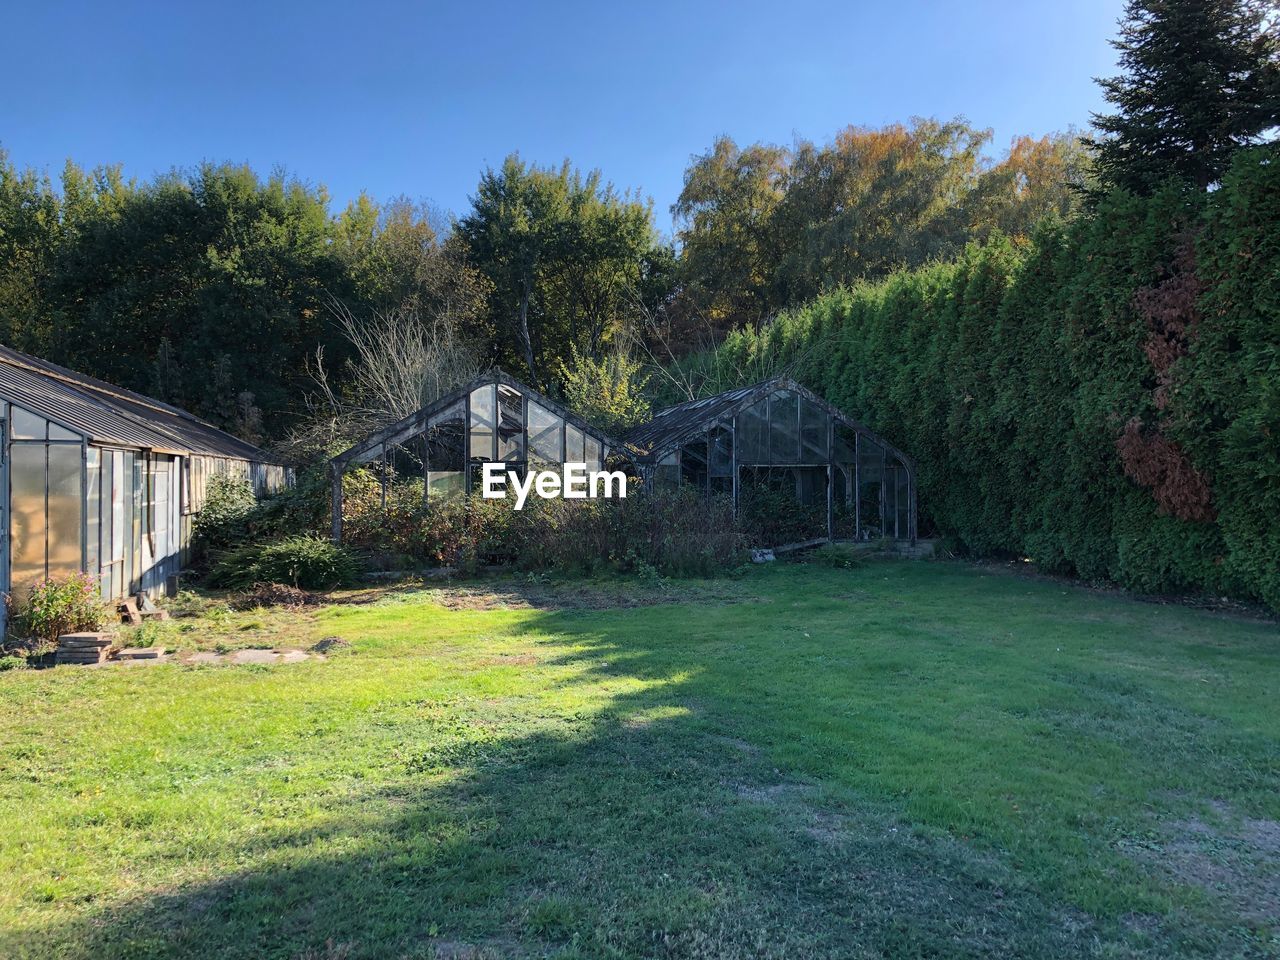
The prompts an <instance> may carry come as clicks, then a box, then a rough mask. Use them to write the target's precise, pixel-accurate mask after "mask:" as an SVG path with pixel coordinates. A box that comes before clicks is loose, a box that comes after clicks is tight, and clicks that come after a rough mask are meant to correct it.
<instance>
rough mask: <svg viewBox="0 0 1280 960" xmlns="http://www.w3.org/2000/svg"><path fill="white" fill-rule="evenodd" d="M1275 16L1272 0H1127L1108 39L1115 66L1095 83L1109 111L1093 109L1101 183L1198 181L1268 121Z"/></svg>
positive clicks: (1277, 107)
mask: <svg viewBox="0 0 1280 960" xmlns="http://www.w3.org/2000/svg"><path fill="white" fill-rule="evenodd" d="M1276 13H1277V5H1276V3H1275V0H1265V2H1258V0H1130V2H1129V4H1128V6H1127V7H1126V9H1125V19H1124V20H1123V21H1121V25H1120V37H1119V39H1117V40H1113V41H1112V45H1113V46H1114V47H1115V48H1116V49H1117V50H1119V51H1120V65H1121V66H1122V67H1123V68H1124V71H1125V72H1124V73H1123V74H1122V75H1121V76H1118V77H1112V78H1110V79H1106V80H1100V81H1099V83H1100V84H1101V85H1102V88H1103V91H1104V95H1105V97H1106V99H1107V102H1108V103H1110V104H1111V105H1112V106H1114V107H1115V108H1116V112H1115V113H1110V114H1105V115H1104V114H1095V115H1094V127H1095V128H1096V129H1097V130H1098V131H1099V132H1100V133H1101V134H1102V136H1100V137H1097V138H1095V139H1093V140H1092V141H1091V145H1092V146H1093V147H1094V149H1095V150H1096V151H1097V165H1096V170H1097V174H1098V180H1099V183H1100V185H1101V186H1102V188H1103V189H1106V188H1110V187H1115V186H1120V187H1124V188H1126V189H1129V190H1132V191H1134V192H1137V193H1150V192H1151V191H1152V190H1153V189H1154V188H1155V187H1156V186H1157V185H1158V184H1160V183H1161V182H1163V181H1164V180H1166V179H1168V178H1170V177H1174V176H1177V177H1182V178H1185V179H1186V180H1189V181H1191V182H1192V183H1195V184H1196V185H1197V186H1199V187H1201V188H1205V187H1208V186H1209V185H1210V184H1213V183H1217V182H1218V181H1219V180H1220V179H1221V177H1222V174H1223V172H1224V171H1225V170H1226V168H1227V164H1228V163H1229V161H1230V158H1231V155H1232V153H1234V152H1235V150H1236V149H1238V148H1239V147H1242V146H1246V145H1248V144H1251V143H1255V142H1257V141H1258V140H1259V139H1260V137H1261V136H1262V135H1263V134H1264V133H1265V131H1267V130H1268V129H1270V128H1272V127H1274V126H1275V125H1276V123H1277V120H1278V118H1280V83H1278V72H1277V49H1278V47H1277V42H1276V32H1275V20H1276Z"/></svg>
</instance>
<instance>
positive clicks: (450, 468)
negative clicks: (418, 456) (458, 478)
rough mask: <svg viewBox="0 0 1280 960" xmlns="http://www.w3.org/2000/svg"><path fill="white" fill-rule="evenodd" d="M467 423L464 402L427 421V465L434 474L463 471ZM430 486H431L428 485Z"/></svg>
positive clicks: (447, 408) (449, 407) (442, 411)
mask: <svg viewBox="0 0 1280 960" xmlns="http://www.w3.org/2000/svg"><path fill="white" fill-rule="evenodd" d="M465 430H466V423H465V420H464V418H463V415H462V401H461V400H459V401H458V402H457V403H454V404H451V405H450V406H448V407H446V408H445V409H444V410H441V411H440V412H439V413H437V414H435V415H434V416H432V418H431V419H430V420H429V421H427V463H428V465H429V466H430V469H431V472H432V473H453V472H460V471H461V470H462V466H463V462H464V460H465V459H466V458H465V457H464V456H463V446H464V436H463V434H464V433H465ZM428 486H429V485H428Z"/></svg>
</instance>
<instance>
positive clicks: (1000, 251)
mask: <svg viewBox="0 0 1280 960" xmlns="http://www.w3.org/2000/svg"><path fill="white" fill-rule="evenodd" d="M1277 237H1280V147H1277V146H1276V145H1274V144H1273V145H1267V146H1263V147H1259V148H1256V149H1252V150H1246V151H1241V152H1240V153H1239V154H1238V155H1237V157H1236V160H1235V162H1234V165H1233V167H1232V169H1231V171H1230V172H1229V173H1228V175H1227V176H1226V177H1225V178H1224V179H1223V182H1222V184H1221V186H1220V187H1219V189H1217V190H1214V191H1212V192H1205V191H1197V190H1190V189H1186V188H1184V187H1182V186H1180V185H1177V184H1171V185H1170V186H1169V187H1167V188H1166V189H1164V190H1162V191H1160V192H1158V193H1156V194H1155V195H1154V196H1151V197H1145V198H1138V197H1133V196H1129V195H1127V194H1124V193H1120V192H1118V193H1115V194H1113V195H1111V196H1109V197H1107V198H1105V199H1104V200H1102V201H1100V202H1099V203H1098V204H1097V206H1096V207H1095V208H1094V209H1093V210H1091V211H1090V212H1089V213H1088V214H1087V215H1085V216H1082V217H1080V218H1079V219H1077V220H1075V221H1072V222H1071V223H1068V224H1048V225H1045V226H1044V227H1042V228H1041V229H1040V231H1039V232H1038V233H1037V235H1036V236H1035V238H1034V240H1033V242H1031V243H1029V244H1026V245H1014V244H1013V243H1011V242H1009V241H1007V240H1004V239H1001V238H998V237H997V238H996V239H994V240H992V241H991V242H989V243H987V244H985V245H981V246H977V245H975V246H972V247H970V248H969V249H968V250H967V251H966V252H965V253H964V255H963V256H961V257H960V258H959V259H958V260H957V261H955V262H953V263H946V264H934V265H931V266H929V267H926V268H923V269H920V270H915V271H911V272H902V273H899V274H897V275H895V276H893V277H891V278H890V279H888V280H887V281H884V282H882V283H878V284H864V285H859V286H856V287H854V288H852V289H845V290H839V291H836V292H833V293H830V294H828V295H826V296H824V297H821V298H820V299H818V300H816V301H814V302H812V303H810V304H808V305H807V306H805V307H803V308H800V309H797V310H794V311H792V312H790V313H786V314H783V315H782V316H780V317H779V318H778V319H777V320H776V321H775V322H774V323H772V324H770V325H768V326H766V327H764V328H762V329H760V330H746V331H743V332H740V333H736V334H733V335H731V336H730V337H729V338H728V339H727V340H726V341H725V343H724V344H723V346H722V347H721V348H720V349H719V350H718V351H717V352H716V353H715V354H714V355H713V356H711V357H709V358H702V359H701V360H700V361H699V362H700V363H701V364H702V365H703V366H704V367H706V368H707V369H708V371H709V375H708V376H709V379H710V380H711V381H713V382H715V383H716V384H717V385H718V387H719V388H723V387H724V386H725V385H727V384H729V383H732V382H733V380H734V371H737V370H759V369H762V368H763V367H765V366H766V365H769V366H771V367H772V368H773V369H788V370H789V371H790V372H791V373H792V375H793V376H794V377H795V378H796V379H797V380H799V381H801V382H803V383H805V384H806V385H807V386H809V387H810V388H812V389H813V390H815V391H816V392H818V393H819V394H821V395H822V396H824V397H825V398H826V399H827V400H828V401H830V402H832V403H834V404H835V405H836V406H839V407H841V408H843V409H844V410H846V411H848V412H849V413H850V414H852V415H853V416H855V417H858V418H859V419H862V420H863V421H864V422H866V423H867V425H868V426H869V427H871V428H872V429H874V430H876V431H878V432H880V433H882V434H883V435H884V436H885V437H886V438H887V439H888V440H890V441H891V442H892V443H894V444H895V445H897V446H898V447H900V448H901V449H903V450H904V451H906V452H907V453H908V454H910V455H911V456H912V457H913V458H914V459H915V460H916V461H917V464H918V468H919V476H918V478H917V479H918V488H919V492H920V511H921V516H920V528H921V529H936V530H937V531H938V532H939V534H940V535H942V536H945V537H949V538H952V539H953V541H954V545H955V547H956V549H957V552H960V551H963V552H964V553H967V554H971V555H977V556H984V555H985V556H1013V557H1029V558H1031V559H1032V560H1034V561H1035V562H1036V563H1038V564H1039V565H1040V566H1042V567H1043V568H1047V569H1050V570H1054V571H1058V572H1062V573H1068V574H1074V575H1078V576H1081V577H1084V578H1088V579H1106V580H1112V581H1115V582H1118V583H1120V584H1122V585H1125V586H1127V587H1130V588H1132V589H1135V590H1141V591H1144V592H1166V591H1203V592H1211V593H1214V594H1230V595H1234V596H1238V597H1242V598H1245V599H1256V600H1261V601H1263V602H1265V603H1267V604H1269V605H1271V606H1272V607H1275V608H1280V442H1278V441H1277V438H1278V437H1280V372H1278V371H1280V366H1278V364H1280V359H1278V358H1280V319H1278V318H1280V284H1277V283H1276V279H1275V278H1276V277H1277V275H1280V243H1277V242H1276V238H1277ZM778 535H779V536H781V535H782V534H778Z"/></svg>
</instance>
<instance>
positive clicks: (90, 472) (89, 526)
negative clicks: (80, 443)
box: [84, 447, 102, 577]
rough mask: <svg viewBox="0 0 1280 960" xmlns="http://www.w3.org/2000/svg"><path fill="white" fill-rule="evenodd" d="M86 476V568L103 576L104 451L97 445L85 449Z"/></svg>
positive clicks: (93, 574) (94, 573) (94, 575)
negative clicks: (101, 564) (101, 528)
mask: <svg viewBox="0 0 1280 960" xmlns="http://www.w3.org/2000/svg"><path fill="white" fill-rule="evenodd" d="M84 456H85V476H86V477H87V478H88V481H89V488H88V489H87V490H86V491H85V498H84V506H85V521H86V522H85V527H86V530H85V535H86V536H87V537H88V540H87V541H86V542H85V558H84V568H85V570H86V571H87V572H88V573H89V575H90V576H93V577H97V576H101V574H102V569H101V566H100V563H99V557H100V554H99V553H98V551H99V549H100V545H101V541H102V534H101V531H100V530H99V520H100V518H101V516H102V451H101V450H99V449H98V448H97V447H89V449H87V450H86V451H85V454H84Z"/></svg>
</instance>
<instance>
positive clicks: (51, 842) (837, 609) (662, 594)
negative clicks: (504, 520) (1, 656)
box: [0, 562, 1280, 960]
mask: <svg viewBox="0 0 1280 960" xmlns="http://www.w3.org/2000/svg"><path fill="white" fill-rule="evenodd" d="M362 599H363V600H364V601H365V602H361V603H350V604H343V605H335V606H329V607H325V608H323V609H320V610H319V611H317V612H314V613H308V614H306V615H305V616H303V617H299V618H297V619H296V620H295V622H294V624H293V627H292V632H291V633H290V634H289V637H290V642H292V643H295V644H305V643H309V642H311V641H314V640H317V639H319V638H321V637H324V636H339V637H342V638H343V639H345V640H347V641H349V642H350V644H351V646H350V647H349V648H343V649H340V650H337V651H334V652H332V653H331V655H330V656H329V658H328V659H327V660H313V661H311V662H307V663H302V664H296V665H282V666H271V667H267V666H224V665H218V666H201V667H190V666H179V665H176V664H171V665H159V666H145V667H144V666H133V667H111V668H103V669H89V668H72V667H64V668H58V669H55V670H46V671H20V672H10V673H4V674H0V816H2V820H0V822H2V823H3V824H4V827H3V830H2V831H0V877H2V878H3V882H2V883H0V956H3V957H6V958H14V957H28V956H29V957H41V958H43V957H62V956H65V957H92V958H113V957H169V956H180V957H202V958H204V957H207V958H214V957H217V958H224V957H232V958H255V960H256V958H261V957H283V958H295V957H298V958H301V957H306V958H311V960H320V958H326V960H337V958H357V957H361V958H362V957H401V956H404V957H424V958H425V957H447V958H462V957H524V956H556V957H562V958H569V957H590V958H609V957H669V958H677V957H679V958H737V957H743V958H745V957H752V958H769V957H794V958H806V960H807V958H816V957H832V958H835V957H839V958H859V957H867V958H873V957H895V958H896V957H903V958H907V957H910V958H919V957H968V956H998V957H1090V956H1097V957H1108V958H1109V957H1150V958H1165V957H1171V956H1189V957H1233V956H1241V957H1262V956H1274V955H1277V953H1280V630H1278V629H1277V627H1276V625H1275V624H1274V623H1267V622H1261V621H1253V620H1247V619H1241V618H1233V617H1228V616H1225V615H1219V614H1213V613H1207V612H1202V611H1196V610H1191V609H1187V608H1182V607H1176V606H1159V605H1153V604H1143V603H1138V602H1134V601H1132V600H1128V599H1125V598H1123V597H1120V596H1114V595H1107V594H1100V593H1096V592H1090V591H1087V590H1084V589H1081V588H1075V587H1068V586H1064V585H1062V584H1058V583H1055V582H1050V581H1043V580H1031V579H1026V578H1022V577H1018V576H1014V575H1012V574H1010V573H1008V572H1005V571H1001V570H998V569H984V568H979V567H971V566H965V565H960V564H944V563H906V562H884V563H871V564H868V565H866V566H863V567H861V568H859V569H854V570H836V569H830V568H826V567H819V566H814V565H784V564H776V565H772V566H770V567H768V568H760V569H753V570H752V571H750V572H749V573H748V574H747V575H745V576H744V577H742V578H740V579H735V580H730V581H714V582H711V583H707V584H699V585H694V586H678V585H677V586H673V587H670V588H663V587H661V586H657V587H654V586H648V587H643V588H641V587H639V586H629V585H627V584H619V583H613V584H603V585H599V586H592V587H585V588H584V587H566V588H564V589H560V588H557V587H556V586H555V585H554V584H551V585H548V584H542V583H526V584H516V583H507V584H491V585H485V586H481V587H476V588H472V589H463V590H441V589H435V590H414V589H410V590H401V591H389V592H387V593H386V594H385V595H382V596H380V597H373V596H366V597H363V598H362ZM264 616H265V617H267V618H268V619H267V620H264V621H261V622H259V621H255V622H259V628H261V627H262V623H266V622H271V623H276V622H278V621H277V620H275V619H272V618H279V617H282V616H284V615H283V614H280V613H278V612H273V613H271V614H269V615H264ZM199 624H200V621H193V622H192V623H188V624H187V626H192V625H194V626H195V627H196V629H191V630H187V631H185V634H186V635H187V636H188V637H189V639H190V640H191V642H192V643H198V642H199V640H200V636H201V632H202V631H201V629H200V628H199ZM215 627H216V629H226V627H227V625H226V623H225V622H224V623H222V624H221V625H213V624H211V625H210V629H211V630H214V629H215Z"/></svg>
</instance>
